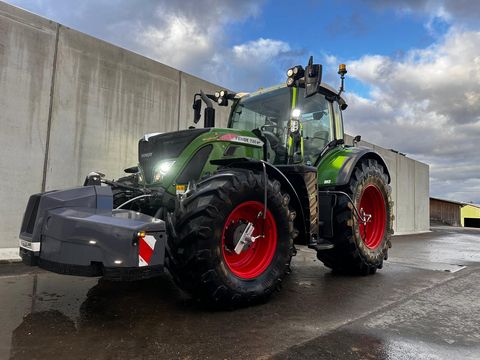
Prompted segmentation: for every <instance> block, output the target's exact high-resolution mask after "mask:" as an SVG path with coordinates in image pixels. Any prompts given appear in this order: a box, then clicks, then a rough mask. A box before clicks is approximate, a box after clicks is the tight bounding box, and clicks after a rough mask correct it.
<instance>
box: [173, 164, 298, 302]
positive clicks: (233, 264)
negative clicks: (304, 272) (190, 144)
mask: <svg viewBox="0 0 480 360" xmlns="http://www.w3.org/2000/svg"><path fill="white" fill-rule="evenodd" d="M266 186H267V193H268V196H267V207H268V210H267V217H266V228H265V231H264V235H265V237H264V238H258V239H256V240H255V242H254V243H253V245H252V246H251V248H249V249H248V250H246V251H245V252H242V253H241V254H240V255H237V254H236V253H235V252H234V251H232V248H233V247H234V246H235V244H231V243H230V242H231V241H233V240H232V239H237V241H238V238H239V236H238V234H241V233H242V232H243V229H244V228H243V226H244V224H245V223H247V222H252V223H253V224H254V225H255V231H254V233H253V235H254V236H257V235H259V234H261V233H262V231H261V226H263V217H260V218H258V214H259V212H260V211H263V206H264V189H265V183H264V177H263V174H262V173H257V172H253V171H250V170H244V169H231V170H228V169H227V170H222V171H219V172H218V173H217V174H214V175H213V176H211V177H210V178H207V179H205V180H204V181H202V182H200V183H199V184H198V185H197V187H196V189H195V190H193V191H191V192H189V193H188V195H187V196H186V197H184V198H183V199H182V200H181V201H180V203H179V205H178V206H177V209H176V211H175V214H174V227H175V230H176V231H175V232H176V236H170V237H169V248H170V257H171V259H170V260H171V261H170V265H169V267H170V269H169V270H170V272H171V273H172V275H173V277H174V279H175V281H176V282H177V284H178V285H179V286H180V287H181V288H183V289H184V290H186V291H187V292H189V293H190V294H191V295H192V296H193V297H195V298H199V299H201V300H203V301H204V302H206V303H208V304H210V305H213V306H215V307H223V308H231V307H237V306H244V305H248V304H252V303H256V302H260V301H265V300H266V299H267V298H268V297H269V296H270V295H272V293H273V292H274V291H275V290H278V289H279V288H280V285H281V283H282V280H283V278H284V277H285V275H286V274H287V273H288V272H289V269H290V261H291V257H292V254H293V249H294V247H293V237H294V235H295V233H296V231H295V230H294V227H293V219H294V217H295V213H294V212H291V211H290V210H289V207H288V204H289V201H290V198H289V196H288V195H287V194H285V193H283V192H282V191H281V189H280V183H279V182H278V181H276V180H268V183H267V184H266ZM242 221H244V222H243V223H242ZM232 234H233V235H232Z"/></svg>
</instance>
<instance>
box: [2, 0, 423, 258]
mask: <svg viewBox="0 0 480 360" xmlns="http://www.w3.org/2000/svg"><path fill="white" fill-rule="evenodd" d="M0 34H2V36H1V37H0V108H1V111H0V125H1V131H0V145H1V149H2V156H0V169H2V171H3V172H2V174H4V177H3V178H4V182H3V184H2V186H1V187H0V250H2V249H3V250H5V251H7V250H6V249H13V248H15V247H17V244H18V232H19V228H20V223H21V220H22V216H23V211H24V209H25V206H26V203H27V200H28V197H29V196H30V195H31V194H33V193H37V192H41V191H45V190H51V189H59V188H66V187H70V186H75V185H80V184H81V183H82V182H83V179H84V177H85V176H86V174H88V173H89V172H90V171H92V170H98V171H102V172H104V173H106V174H107V176H108V177H109V178H116V177H118V176H121V175H122V170H123V169H124V168H125V167H128V166H131V165H134V164H136V162H137V142H138V139H139V138H140V137H141V136H142V135H143V134H145V133H149V132H164V131H172V130H178V129H185V128H187V127H188V126H189V125H192V119H193V110H192V107H191V106H192V100H193V95H194V94H195V93H196V92H199V91H200V90H204V91H206V92H214V91H215V90H218V89H219V88H221V87H220V86H218V85H215V84H212V83H210V82H207V81H205V80H202V79H199V78H197V77H194V76H192V75H189V74H186V73H183V72H181V71H178V70H176V69H174V68H171V67H169V66H166V65H163V64H160V63H158V62H156V61H153V60H151V59H148V58H145V57H143V56H140V55H138V54H135V53H132V52H130V51H127V50H125V49H121V48H119V47H116V46H114V45H112V44H109V43H106V42H104V41H101V40H98V39H95V38H93V37H90V36H87V35H85V34H82V33H80V32H78V31H75V30H72V29H69V28H67V27H64V26H62V25H60V24H58V23H55V22H53V21H49V20H47V19H44V18H41V17H39V16H36V15H33V14H31V13H29V12H26V11H23V10H20V9H18V8H16V7H14V6H11V5H8V4H5V3H2V2H0ZM216 113H217V124H218V125H219V126H225V125H226V122H227V117H228V108H218V107H217V108H216ZM349 141H350V142H351V138H350V140H349ZM366 144H367V143H366ZM368 145H369V146H371V147H375V148H376V149H377V150H379V151H380V152H381V153H382V155H384V156H385V158H386V161H387V162H388V164H389V166H390V169H391V171H393V172H394V173H395V174H396V175H394V176H393V182H392V186H393V189H394V190H393V191H394V194H396V193H397V192H398V187H399V186H400V187H401V189H400V190H401V192H402V193H404V192H405V193H406V194H408V195H406V196H405V198H403V196H402V199H400V201H403V202H401V203H399V204H397V205H396V213H399V214H400V215H402V216H400V217H399V218H400V219H401V220H399V221H398V225H397V224H396V228H398V230H400V231H420V230H427V229H428V166H427V165H425V164H420V163H417V162H414V161H413V160H411V159H407V158H404V157H402V159H400V158H399V156H398V155H397V154H394V153H392V152H390V151H388V150H385V149H382V148H379V147H376V146H374V145H372V144H368ZM398 168H401V169H400V170H401V171H400V172H399V171H395V170H394V169H398ZM5 179H6V180H5ZM404 182H406V183H404ZM400 183H401V184H400ZM412 189H413V190H412ZM412 191H413V192H412ZM410 194H413V195H410ZM407 198H408V199H409V201H412V203H407V202H406V199H407ZM404 208H405V209H406V210H405V211H404V210H403V209H404ZM425 209H427V214H426V217H425V218H424V217H423V213H424V212H425ZM403 216H405V217H406V218H405V219H403ZM416 216H422V218H421V220H419V219H417V218H416ZM11 251H13V252H16V250H11ZM0 255H1V254H0ZM0 258H1V256H0Z"/></svg>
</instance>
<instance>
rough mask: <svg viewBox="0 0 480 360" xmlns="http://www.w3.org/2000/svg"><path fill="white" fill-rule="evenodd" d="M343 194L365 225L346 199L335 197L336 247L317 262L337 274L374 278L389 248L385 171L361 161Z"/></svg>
mask: <svg viewBox="0 0 480 360" xmlns="http://www.w3.org/2000/svg"><path fill="white" fill-rule="evenodd" d="M342 190H343V191H345V192H346V193H347V194H348V195H349V196H350V198H351V199H352V200H353V203H354V205H355V207H356V208H357V209H358V211H359V213H360V214H359V215H360V216H362V217H363V219H364V220H367V221H365V222H362V221H361V220H360V219H359V216H358V215H357V214H356V213H355V211H354V210H353V206H352V205H351V203H350V200H349V199H348V198H347V197H346V196H342V195H338V204H337V206H336V208H335V209H334V237H333V243H334V245H335V247H334V248H333V249H331V250H324V251H318V252H317V258H318V259H319V260H321V261H322V262H323V263H324V264H325V266H327V267H329V268H331V269H333V270H334V271H336V272H341V273H353V274H361V275H369V274H374V273H375V272H376V271H377V269H381V268H382V266H383V261H384V260H387V258H388V249H389V248H390V247H391V246H392V243H391V235H392V234H393V214H392V206H393V202H392V201H391V197H390V194H391V189H390V186H389V185H388V177H387V174H386V172H385V169H384V168H383V166H381V165H380V164H379V163H378V162H377V161H376V160H373V159H364V160H361V161H360V162H359V163H358V164H357V165H356V167H355V169H354V171H353V174H352V177H351V179H350V182H349V184H348V185H347V187H346V188H344V189H342Z"/></svg>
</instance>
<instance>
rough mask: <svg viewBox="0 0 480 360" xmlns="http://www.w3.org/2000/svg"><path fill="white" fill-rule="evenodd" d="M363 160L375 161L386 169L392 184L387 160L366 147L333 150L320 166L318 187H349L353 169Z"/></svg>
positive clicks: (322, 160)
mask: <svg viewBox="0 0 480 360" xmlns="http://www.w3.org/2000/svg"><path fill="white" fill-rule="evenodd" d="M362 159H374V160H376V161H378V162H379V163H380V164H381V165H382V166H383V167H384V168H385V172H386V174H387V177H388V180H387V182H388V183H390V181H391V177H390V172H389V170H388V166H387V164H386V162H385V160H384V159H383V158H382V157H381V156H380V154H379V153H377V152H376V151H374V150H372V149H369V148H366V147H342V148H339V149H334V150H331V151H330V152H329V153H327V154H326V155H325V157H324V158H322V159H321V160H320V163H319V164H318V182H319V183H318V186H319V187H323V188H325V187H329V188H331V187H338V186H344V185H347V184H348V183H349V181H350V178H351V176H352V173H353V169H355V166H356V165H357V164H358V162H359V161H360V160H362Z"/></svg>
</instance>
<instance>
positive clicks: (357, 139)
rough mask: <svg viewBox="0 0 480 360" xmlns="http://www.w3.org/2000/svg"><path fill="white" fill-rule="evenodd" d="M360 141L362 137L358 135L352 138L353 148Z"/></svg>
mask: <svg viewBox="0 0 480 360" xmlns="http://www.w3.org/2000/svg"><path fill="white" fill-rule="evenodd" d="M361 140H362V137H361V136H360V135H357V136H355V137H354V138H353V146H355V145H357V143H359V142H360V141H361Z"/></svg>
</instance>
